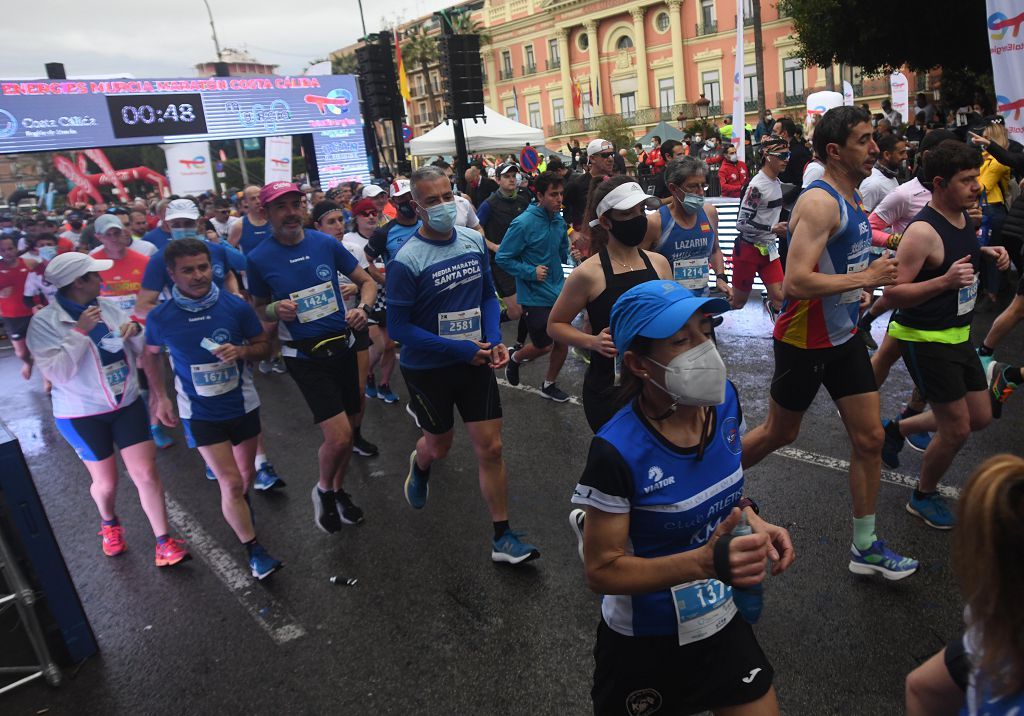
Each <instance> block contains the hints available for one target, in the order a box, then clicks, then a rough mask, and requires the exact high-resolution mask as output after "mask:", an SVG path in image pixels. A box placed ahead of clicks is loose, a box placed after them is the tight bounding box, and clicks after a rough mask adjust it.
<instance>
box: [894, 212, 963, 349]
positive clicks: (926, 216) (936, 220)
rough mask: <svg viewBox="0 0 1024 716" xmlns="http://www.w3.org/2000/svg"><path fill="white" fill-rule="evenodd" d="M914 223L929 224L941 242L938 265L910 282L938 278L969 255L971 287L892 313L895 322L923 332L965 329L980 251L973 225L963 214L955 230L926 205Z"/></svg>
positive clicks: (921, 272) (923, 269)
mask: <svg viewBox="0 0 1024 716" xmlns="http://www.w3.org/2000/svg"><path fill="white" fill-rule="evenodd" d="M917 221H923V222H925V223H927V224H929V225H930V226H931V227H932V228H933V229H935V231H936V232H937V233H938V235H939V238H940V239H942V249H943V256H942V263H941V264H939V265H938V266H936V267H935V268H929V267H928V266H922V267H921V270H920V271H919V272H918V274H917V276H916V277H915V278H914V283H921V282H922V281H928V280H931V279H933V278H938V277H939V276H942V275H944V274H945V273H946V272H947V271H949V267H950V266H952V265H953V264H954V263H955V262H956V261H958V260H960V259H962V258H963V257H964V256H967V255H970V257H971V263H972V264H973V265H974V273H975V280H974V285H973V286H967V287H965V288H961V289H952V290H948V291H943V292H942V293H940V294H938V295H937V296H932V297H931V298H929V299H928V300H927V301H925V302H924V303H921V304H920V305H917V306H913V307H910V308H901V309H899V310H898V311H897V312H896V316H895V320H896V321H897V322H898V323H899V324H900V325H901V326H906V327H907V328H917V329H920V330H926V331H941V330H943V329H946V328H961V327H963V326H969V325H970V324H971V316H972V315H973V314H974V299H975V297H976V296H977V294H978V267H979V262H980V257H981V249H980V247H979V246H978V238H977V236H976V234H975V231H974V222H973V221H972V220H971V217H970V216H968V215H967V213H966V212H965V213H964V226H963V227H962V228H957V227H955V226H953V225H952V224H951V223H949V220H948V219H946V217H944V216H943V215H942V214H940V213H939V212H937V211H936V210H935V209H933V208H932V207H930V206H925V207H924V208H923V209H921V211H920V212H918V214H917V216H915V217H914V219H913V221H911V222H910V224H913V223H914V222H917ZM908 228H909V225H908ZM904 231H906V229H904Z"/></svg>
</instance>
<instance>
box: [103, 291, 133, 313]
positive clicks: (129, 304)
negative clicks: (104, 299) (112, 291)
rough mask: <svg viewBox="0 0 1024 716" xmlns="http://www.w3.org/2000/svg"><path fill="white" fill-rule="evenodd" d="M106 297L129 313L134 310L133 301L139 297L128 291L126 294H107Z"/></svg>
mask: <svg viewBox="0 0 1024 716" xmlns="http://www.w3.org/2000/svg"><path fill="white" fill-rule="evenodd" d="M108 298H109V299H110V300H111V301H113V302H114V303H115V304H117V305H118V306H120V307H121V310H122V311H124V312H125V313H129V314H130V313H131V312H132V311H134V310H135V302H136V301H137V300H138V298H139V297H138V296H137V295H136V294H134V293H129V294H128V295H126V296H109V297H108Z"/></svg>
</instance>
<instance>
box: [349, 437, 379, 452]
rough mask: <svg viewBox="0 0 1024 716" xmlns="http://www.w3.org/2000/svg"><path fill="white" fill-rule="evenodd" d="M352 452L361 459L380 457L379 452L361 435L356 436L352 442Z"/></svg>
mask: <svg viewBox="0 0 1024 716" xmlns="http://www.w3.org/2000/svg"><path fill="white" fill-rule="evenodd" d="M352 452H354V453H355V454H356V455H362V456H363V457H377V456H378V455H380V450H379V449H378V448H377V446H376V445H374V444H373V443H371V442H370V441H369V440H367V439H366V438H364V437H363V436H362V435H357V436H356V437H355V438H354V439H353V440H352Z"/></svg>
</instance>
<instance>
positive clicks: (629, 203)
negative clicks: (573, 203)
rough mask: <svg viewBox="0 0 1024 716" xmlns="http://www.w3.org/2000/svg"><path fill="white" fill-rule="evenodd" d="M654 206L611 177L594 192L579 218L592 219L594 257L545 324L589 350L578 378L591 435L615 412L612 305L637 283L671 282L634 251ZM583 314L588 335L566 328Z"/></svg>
mask: <svg viewBox="0 0 1024 716" xmlns="http://www.w3.org/2000/svg"><path fill="white" fill-rule="evenodd" d="M660 205H661V201H660V200H658V199H657V198H655V197H653V196H649V195H648V194H645V193H644V190H643V189H641V188H640V185H639V184H637V183H636V182H635V181H633V180H632V179H631V178H630V177H624V176H620V177H612V178H611V179H608V180H607V181H604V182H602V183H601V184H600V185H599V186H598V187H596V188H595V189H594V193H593V195H592V196H591V205H590V206H589V207H588V208H587V213H586V215H585V216H586V217H593V218H592V219H590V221H589V223H591V224H592V226H591V231H590V240H591V248H592V249H593V250H594V254H593V255H592V256H591V257H590V258H588V259H587V260H586V261H584V262H583V263H581V264H580V265H579V266H577V267H576V268H575V269H573V271H572V273H571V274H569V278H568V279H566V281H565V286H564V287H563V288H562V292H561V293H560V294H559V296H558V300H557V301H555V305H554V306H553V307H552V309H551V316H550V318H549V319H548V335H550V336H551V337H552V338H553V339H554V340H556V341H558V342H560V343H566V344H568V345H570V346H576V347H577V348H581V349H584V350H587V351H590V365H588V366H587V372H586V374H585V375H584V376H583V412H584V413H585V414H586V417H587V423H588V424H589V425H590V429H591V430H593V431H594V432H595V433H596V432H597V431H598V429H600V427H601V426H602V425H604V424H605V423H606V422H608V419H609V418H611V416H612V415H614V414H615V410H616V408H615V407H614V405H613V393H614V392H615V384H616V382H617V380H616V373H617V372H618V371H617V369H616V364H617V360H616V357H617V356H618V352H617V351H616V350H615V344H614V343H613V342H612V338H613V337H612V334H611V330H610V328H609V327H608V326H609V322H610V319H611V310H612V305H614V303H615V301H616V300H617V299H618V298H619V296H621V295H622V294H624V293H625V292H626V291H627V290H629V289H630V288H632V287H633V286H636V285H637V284H640V283H643V282H644V281H652V280H654V279H657V278H663V279H670V278H672V269H671V267H670V266H669V263H668V261H667V260H666V259H665V257H664V256H662V255H661V254H659V253H656V252H653V251H644V250H643V249H641V248H640V244H641V243H642V242H643V240H644V236H645V234H646V233H647V220H648V219H647V214H646V213H645V212H644V209H645V208H656V207H658V206H660ZM583 310H586V312H587V316H589V318H590V330H591V331H592V332H593V333H592V334H590V333H584V332H583V331H580V330H578V329H577V328H576V327H575V326H573V324H572V322H573V321H574V320H575V319H576V317H577V316H578V315H579V313H580V312H581V311H583Z"/></svg>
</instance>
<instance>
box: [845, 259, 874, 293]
mask: <svg viewBox="0 0 1024 716" xmlns="http://www.w3.org/2000/svg"><path fill="white" fill-rule="evenodd" d="M869 257H870V254H864V256H862V257H861V258H859V259H857V260H856V261H850V262H849V263H847V264H846V274H847V275H849V274H853V273H860V272H861V271H863V270H864V269H866V268H867V267H868V258H869ZM863 292H864V289H861V288H851V289H850V290H849V291H843V292H842V293H841V294H839V303H859V302H860V295H861V294H862V293H863Z"/></svg>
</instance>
